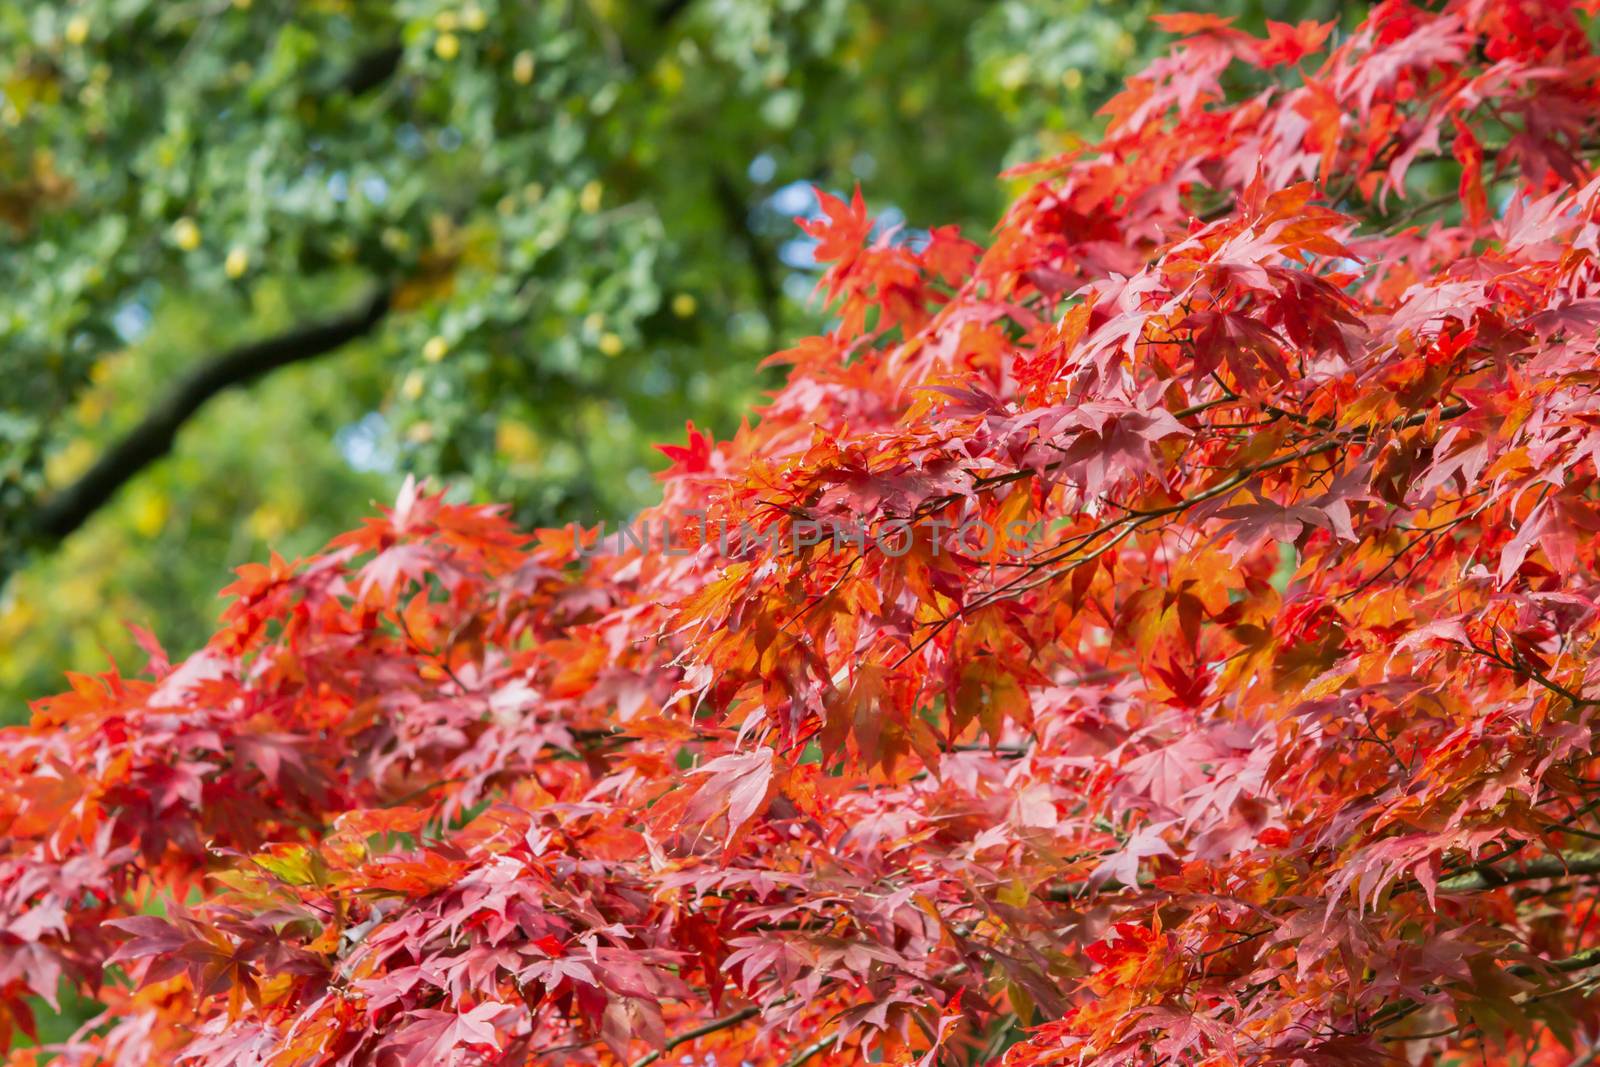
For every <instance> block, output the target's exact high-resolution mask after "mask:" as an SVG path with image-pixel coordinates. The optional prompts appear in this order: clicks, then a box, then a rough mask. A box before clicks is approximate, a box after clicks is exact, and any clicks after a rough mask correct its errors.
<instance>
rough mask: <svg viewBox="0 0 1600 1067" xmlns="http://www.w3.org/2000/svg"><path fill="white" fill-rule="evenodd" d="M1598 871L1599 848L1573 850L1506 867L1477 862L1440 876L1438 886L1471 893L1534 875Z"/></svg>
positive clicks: (1528, 880)
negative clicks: (1458, 871)
mask: <svg viewBox="0 0 1600 1067" xmlns="http://www.w3.org/2000/svg"><path fill="white" fill-rule="evenodd" d="M1575 874H1578V875H1581V874H1600V850H1596V851H1593V852H1574V853H1572V854H1571V855H1569V856H1565V857H1562V856H1540V857H1539V858H1537V859H1531V860H1527V861H1525V862H1523V863H1513V864H1509V865H1507V866H1505V867H1495V866H1491V865H1489V864H1480V865H1478V866H1476V867H1473V868H1471V869H1470V870H1468V871H1466V872H1464V873H1462V874H1458V875H1454V876H1452V877H1450V878H1446V879H1443V880H1442V881H1441V882H1440V883H1439V888H1440V889H1441V890H1443V891H1444V892H1447V893H1471V892H1475V891H1478V890H1482V889H1497V888H1499V887H1500V886H1503V885H1509V884H1511V883H1512V882H1531V881H1533V880H1534V879H1537V878H1566V877H1570V876H1572V875H1575Z"/></svg>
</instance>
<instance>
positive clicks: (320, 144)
mask: <svg viewBox="0 0 1600 1067" xmlns="http://www.w3.org/2000/svg"><path fill="white" fill-rule="evenodd" d="M1204 6H1206V8H1207V9H1208V10H1211V11H1217V10H1219V9H1220V10H1221V11H1222V12H1223V13H1227V14H1232V15H1236V16H1238V17H1239V20H1240V24H1241V25H1244V26H1246V27H1249V28H1253V29H1260V28H1261V27H1262V24H1263V23H1264V21H1265V20H1266V19H1268V18H1271V19H1277V20H1280V21H1299V20H1301V19H1305V18H1321V19H1327V18H1330V17H1334V16H1336V15H1339V14H1341V13H1344V12H1343V9H1344V7H1345V6H1346V5H1343V4H1341V3H1338V2H1323V3H1306V2H1301V3H1290V2H1283V3H1263V2H1260V0H1256V2H1248V0H1221V2H1213V3H1210V4H1207V5H1204ZM1348 6H1350V7H1351V8H1354V7H1356V6H1358V5H1348ZM1158 8H1164V9H1168V10H1170V9H1171V5H1169V4H1168V5H1157V4H1155V3H1153V2H1151V0H1107V2H1104V3H1098V2H1091V0H915V2H910V0H888V2H878V3H867V2H857V0H519V2H509V0H508V2H499V0H471V2H466V3H457V2H438V0H409V2H398V3H366V2H362V0H85V2H77V3H74V2H67V0H58V2H48V3H46V2H37V0H35V2H26V0H25V2H23V3H12V4H4V5H0V243H3V246H4V252H3V254H0V353H3V355H0V359H3V360H4V364H3V372H0V583H3V584H0V721H17V720H19V719H21V718H22V717H24V716H25V715H26V713H27V712H26V706H27V702H28V701H29V700H31V699H34V698H37V697H39V696H41V695H44V694H47V693H50V692H53V691H55V690H56V689H58V688H60V687H61V685H62V681H61V679H62V676H63V673H64V672H66V671H69V670H77V671H88V670H99V669H101V668H103V667H104V666H105V665H106V662H107V658H108V657H110V658H112V659H114V660H117V661H118V662H121V663H122V664H124V665H125V666H134V665H136V664H137V663H138V662H140V661H141V658H142V657H140V656H137V655H136V654H135V653H134V651H133V643H132V641H131V639H130V637H129V634H128V630H127V623H129V622H133V623H138V624H141V625H143V626H145V627H147V628H149V629H151V630H153V631H154V632H155V633H156V634H157V635H158V637H159V638H160V639H161V640H162V641H163V642H164V643H165V644H166V645H167V646H168V647H169V648H170V649H173V650H174V651H175V652H178V653H181V652H184V651H187V650H189V649H191V648H193V647H195V646H196V645H197V644H199V643H200V642H201V641H202V640H204V638H205V636H206V635H207V634H208V633H209V631H210V629H211V627H212V625H213V623H214V621H215V619H216V617H217V614H218V611H219V609H220V606H221V605H220V603H219V601H218V600H217V599H216V593H215V591H216V590H217V589H218V588H220V586H221V585H223V584H224V583H225V581H226V578H227V574H228V571H229V569H230V568H232V567H234V566H237V565H238V564H239V563H241V562H245V561H249V560H260V559H264V558H266V557H267V555H268V553H269V552H271V551H274V550H276V551H278V552H280V553H282V554H284V555H285V556H289V557H292V556H294V555H296V554H298V553H303V552H307V551H310V550H312V549H314V548H316V547H318V546H320V545H321V544H322V543H324V542H325V541H326V540H327V539H328V538H329V537H330V536H331V535H333V534H335V533H337V532H338V531H340V530H342V529H344V528H347V527H349V526H351V525H353V524H354V523H356V522H357V521H358V520H359V519H360V518H361V517H362V516H363V515H364V514H367V513H368V512H369V511H370V509H371V508H372V506H373V502H374V501H387V500H389V499H392V497H393V494H394V492H395V489H396V487H397V486H398V484H399V481H400V479H401V478H402V477H404V475H405V474H406V473H407V472H416V473H419V474H425V475H429V476H432V477H435V478H437V479H441V480H444V481H446V482H448V483H449V484H451V485H452V486H454V487H455V491H456V492H458V493H460V494H461V495H463V496H470V497H472V498H476V499H482V500H495V501H504V502H507V503H509V504H510V505H511V506H512V507H513V508H514V509H515V512H516V515H517V517H518V519H519V520H520V521H521V522H523V523H524V524H527V525H529V526H538V525H551V524H555V523H559V522H568V521H583V522H595V521H599V520H601V519H610V518H616V517H621V516H625V515H627V514H629V513H630V512H631V511H633V510H634V509H635V508H637V507H638V506H640V505H641V504H642V503H644V502H647V501H648V500H649V499H650V498H651V496H652V494H653V493H654V491H655V490H654V485H655V483H654V479H653V476H652V472H653V471H654V470H657V469H660V468H661V467H662V466H664V465H665V463H664V460H662V459H661V458H660V457H659V456H657V455H655V454H654V453H653V452H652V450H651V449H650V447H649V446H650V444H651V443H652V442H656V441H679V440H681V439H682V437H683V434H684V423H685V421H686V420H687V419H693V420H694V421H695V422H696V424H697V425H700V426H702V427H708V428H710V429H711V430H712V431H713V432H714V433H716V434H717V435H719V436H721V435H726V434H728V433H730V432H731V431H732V430H733V428H734V427H735V426H737V424H738V420H739V419H740V418H741V417H743V413H744V412H745V411H746V410H747V408H748V407H749V405H750V404H751V403H753V402H755V401H756V400H758V399H759V396H760V394H761V391H762V389H763V388H766V387H770V386H771V385H772V384H773V382H772V380H771V379H770V378H767V377H764V376H763V375H764V374H770V373H774V372H762V371H759V370H758V369H757V366H756V365H757V363H758V362H759V360H760V358H761V357H762V356H763V355H765V354H767V353H768V352H771V351H773V350H775V349H779V348H783V347H786V346H787V344H788V343H789V342H791V341H792V340H793V339H795V338H798V337H800V336H803V335H804V334H806V333H808V332H811V331H814V330H816V329H817V328H819V326H820V325H822V324H823V322H824V320H825V309H823V308H820V307H818V306H817V305H816V304H815V303H814V302H812V301H811V299H810V294H811V289H812V286H813V283H814V265H813V262H812V259H811V256H810V250H809V246H808V241H807V240H806V239H804V237H803V235H802V234H800V232H799V231H798V230H797V228H796V227H795V226H794V222H793V219H794V218H795V216H804V215H807V214H809V213H811V212H812V211H814V210H815V198H814V194H813V192H812V187H813V185H816V186H820V187H822V188H825V189H828V190H832V191H836V192H845V191H848V190H849V189H851V188H852V187H854V186H856V185H857V184H859V185H860V187H861V188H862V190H863V192H864V194H865V196H866V198H867V201H868V203H869V205H870V207H871V209H872V210H873V211H874V213H876V214H878V215H879V216H881V218H882V219H883V220H884V224H885V225H888V226H899V227H901V228H902V229H903V232H904V233H906V234H908V235H912V236H914V235H915V233H916V232H917V230H918V229H919V228H924V227H927V226H931V225H942V224H946V223H951V222H956V223H960V224H961V225H962V227H963V230H964V232H967V233H968V234H969V235H971V236H974V237H976V238H978V239H979V240H981V239H982V237H983V234H984V233H985V232H986V231H987V230H988V228H989V226H990V225H992V223H993V222H994V220H995V218H996V217H997V215H998V212H999V210H1000V209H1001V207H1002V206H1003V204H1004V203H1005V200H1006V198H1007V196H1008V195H1009V193H1010V192H1011V191H1012V190H1009V189H1008V188H1007V186H1006V184H1005V182H1003V181H1002V180H1000V179H999V178H998V174H999V172H1000V171H1001V170H1002V168H1004V167H1005V166H1006V165H1007V164H1009V163H1013V162H1017V161H1021V160H1023V159H1026V158H1029V157H1033V156H1036V155H1039V154H1043V153H1047V152H1054V151H1058V150H1060V149H1061V148H1063V147H1065V146H1068V145H1071V144H1073V143H1074V142H1076V141H1077V140H1078V139H1079V138H1082V137H1085V136H1092V135H1093V133H1094V131H1095V130H1096V128H1097V120H1096V119H1095V111H1096V109H1097V108H1098V107H1099V105H1100V104H1101V103H1103V102H1104V100H1105V99H1106V98H1107V97H1108V96H1109V95H1110V94H1111V93H1112V92H1113V91H1114V90H1115V88H1116V87H1117V86H1118V85H1119V84H1120V82H1121V79H1122V78H1123V76H1124V75H1125V74H1126V73H1127V72H1128V71H1130V70H1131V69H1134V68H1136V67H1137V66H1138V65H1139V64H1141V63H1142V62H1143V61H1144V60H1145V59H1147V58H1148V57H1149V56H1150V55H1151V54H1152V53H1153V52H1154V51H1155V50H1156V49H1158V48H1159V47H1160V46H1161V43H1162V41H1163V40H1164V38H1163V36H1162V35H1161V34H1160V33H1159V32H1158V31H1157V30H1156V29H1155V27H1153V26H1152V25H1151V23H1150V21H1149V17H1150V15H1151V14H1152V13H1153V12H1154V11H1155V10H1157V9H1158ZM375 296H376V297H378V298H379V300H378V302H377V303H374V297H375ZM330 320H331V321H334V322H335V323H338V324H341V325H342V326H344V327H345V329H344V331H343V334H341V335H340V337H341V338H342V342H341V343H338V344H333V343H329V342H327V341H326V340H324V341H323V342H320V348H319V345H318V344H307V343H304V331H305V330H306V328H307V326H308V325H312V324H318V323H324V322H326V321H330ZM262 341H274V342H281V345H282V346H283V347H285V348H286V350H287V351H290V352H292V353H293V354H294V358H292V359H290V360H288V361H287V363H288V365H286V366H283V367H281V368H278V369H274V370H271V371H270V372H267V373H264V374H262V375H260V376H259V377H256V378H255V379H254V380H251V381H249V382H248V383H246V384H242V385H240V386H239V387H236V388H233V389H230V390H228V391H226V392H224V393H222V394H220V395H218V396H217V397H215V398H214V399H212V400H210V401H209V402H207V403H205V404H204V405H203V406H201V407H200V408H199V410H198V411H197V412H196V413H195V414H194V415H193V417H191V418H188V419H186V420H183V424H182V428H181V430H180V431H179V432H178V434H177V436H176V438H175V440H174V442H173V447H172V448H171V450H170V452H168V453H166V454H163V455H160V456H157V457H155V458H153V459H152V458H150V457H147V456H136V457H132V458H131V459H130V458H128V456H127V450H126V448H125V446H124V445H123V444H122V442H123V441H124V439H125V437H126V435H128V434H129V433H130V431H131V430H132V429H133V428H134V427H136V426H137V425H138V424H140V422H141V420H144V419H146V418H147V417H148V416H150V415H151V413H152V412H155V413H158V414H159V413H160V412H162V411H164V410H169V409H168V408H164V407H163V405H170V404H171V403H172V397H173V396H174V395H176V391H177V390H179V389H180V388H181V387H182V383H183V382H184V381H185V376H186V375H192V374H194V373H195V372H196V369H197V368H209V367H212V366H213V365H216V366H225V365H226V364H225V363H219V362H218V361H219V360H224V359H226V357H227V356H228V355H229V354H230V353H234V352H236V351H237V346H240V345H248V344H251V343H257V342H262ZM297 341H299V342H301V343H300V348H299V349H298V350H296V349H295V348H294V345H295V343H296V342H297ZM121 459H127V460H128V461H127V462H125V463H121V464H120V466H121V468H123V469H120V470H118V471H117V473H118V478H117V479H116V484H117V488H116V491H115V492H114V493H112V494H110V495H109V497H108V498H107V500H106V501H105V502H104V504H103V505H99V506H93V507H88V508H85V509H79V510H80V511H81V512H82V514H81V515H74V516H73V518H72V519H71V521H70V522H69V521H67V520H64V519H63V517H62V516H63V507H64V505H63V501H72V500H79V499H82V490H83V488H84V485H85V484H86V483H85V482H84V481H83V479H84V478H85V476H86V474H88V473H89V472H91V471H93V470H95V469H96V467H97V465H105V464H109V465H110V466H111V467H114V468H115V467H118V466H119V463H118V461H119V460H121ZM146 460H148V461H146ZM68 510H69V511H70V509H68ZM79 518H81V519H82V521H81V522H78V521H77V520H78V519H79ZM67 527H70V530H69V529H68V528H67Z"/></svg>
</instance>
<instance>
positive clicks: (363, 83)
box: [339, 44, 405, 96]
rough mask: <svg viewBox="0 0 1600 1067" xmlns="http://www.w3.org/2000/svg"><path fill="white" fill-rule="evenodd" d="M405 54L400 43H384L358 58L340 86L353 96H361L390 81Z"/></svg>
mask: <svg viewBox="0 0 1600 1067" xmlns="http://www.w3.org/2000/svg"><path fill="white" fill-rule="evenodd" d="M403 55H405V49H403V48H401V47H400V46H399V45H398V44H390V45H384V46H383V47H382V48H376V49H373V50H372V51H371V52H367V53H366V54H364V55H362V56H360V57H359V58H357V59H356V61H355V65H354V66H352V67H351V68H350V69H349V70H348V71H346V72H345V75H344V77H343V78H342V79H341V80H340V82H339V88H340V89H342V90H344V91H345V92H346V93H348V94H350V95H351V96H360V95H361V94H362V93H365V92H368V91H369V90H372V89H375V88H377V87H378V86H380V85H382V84H383V83H384V82H386V81H388V80H389V76H390V75H391V74H393V73H394V72H395V70H396V69H398V68H399V66H400V57H401V56H403Z"/></svg>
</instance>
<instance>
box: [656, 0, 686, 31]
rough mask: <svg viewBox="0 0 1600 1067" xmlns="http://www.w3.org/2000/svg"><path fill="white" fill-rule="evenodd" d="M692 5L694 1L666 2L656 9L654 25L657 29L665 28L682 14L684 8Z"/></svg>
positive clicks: (672, 0) (671, 0)
mask: <svg viewBox="0 0 1600 1067" xmlns="http://www.w3.org/2000/svg"><path fill="white" fill-rule="evenodd" d="M692 3H694V0H667V2H666V3H664V4H662V5H661V6H660V7H658V8H656V13H655V23H656V26H657V28H665V27H666V26H668V25H670V24H671V23H672V21H673V20H674V19H676V18H677V17H678V16H679V15H681V14H683V10H684V8H686V7H688V6H689V5H690V4H692Z"/></svg>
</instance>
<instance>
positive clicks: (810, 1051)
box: [783, 1034, 839, 1067]
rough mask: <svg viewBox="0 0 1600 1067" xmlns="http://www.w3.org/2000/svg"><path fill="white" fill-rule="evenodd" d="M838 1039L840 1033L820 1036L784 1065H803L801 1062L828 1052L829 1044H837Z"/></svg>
mask: <svg viewBox="0 0 1600 1067" xmlns="http://www.w3.org/2000/svg"><path fill="white" fill-rule="evenodd" d="M838 1040H839V1035H838V1034H829V1035H828V1036H827V1037H824V1038H819V1039H818V1040H816V1041H814V1042H812V1043H811V1044H809V1045H807V1046H806V1047H805V1048H803V1049H801V1050H800V1051H799V1052H796V1053H795V1054H794V1055H793V1056H791V1057H790V1058H789V1062H787V1063H785V1064H784V1065H783V1067H801V1064H803V1063H806V1062H807V1061H809V1060H810V1059H812V1058H813V1057H815V1056H819V1055H821V1054H822V1053H824V1052H826V1051H827V1050H828V1046H829V1045H833V1044H836V1043H837V1042H838Z"/></svg>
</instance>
